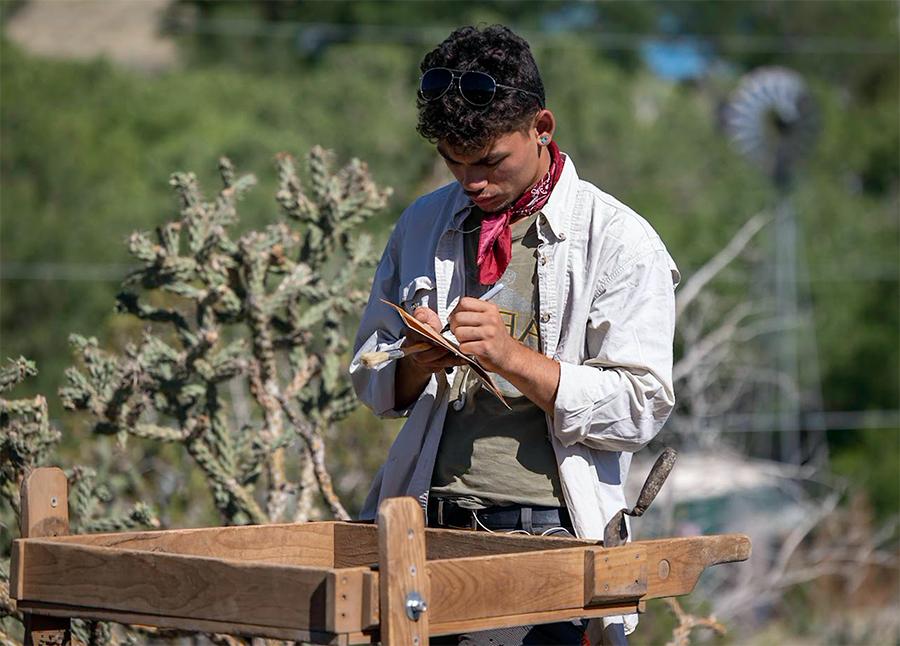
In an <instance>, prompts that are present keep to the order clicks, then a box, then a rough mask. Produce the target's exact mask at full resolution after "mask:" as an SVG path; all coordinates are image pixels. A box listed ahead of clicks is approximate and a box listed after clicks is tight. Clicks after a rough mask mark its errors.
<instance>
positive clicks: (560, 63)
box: [0, 0, 900, 644]
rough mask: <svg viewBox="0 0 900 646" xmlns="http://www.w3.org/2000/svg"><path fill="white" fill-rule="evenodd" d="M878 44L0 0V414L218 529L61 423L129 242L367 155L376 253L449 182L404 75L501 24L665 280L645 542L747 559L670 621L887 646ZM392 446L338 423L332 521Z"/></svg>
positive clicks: (381, 426) (432, 11) (894, 97)
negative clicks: (180, 187)
mask: <svg viewBox="0 0 900 646" xmlns="http://www.w3.org/2000/svg"><path fill="white" fill-rule="evenodd" d="M898 20H900V16H898V5H897V3H896V2H894V1H883V2H882V1H878V0H872V1H867V0H829V1H818V0H808V1H804V2H792V1H787V0H784V1H781V2H776V1H771V0H754V1H750V2H743V1H734V2H714V1H702V0H697V1H691V2H683V1H679V0H670V1H666V2H652V1H649V0H648V1H641V2H624V1H617V2H574V1H569V0H557V1H544V0H531V1H518V0H507V1H503V2H459V1H444V2H430V1H424V0H423V1H416V2H414V1H396V0H382V1H378V2H374V1H373V2H362V1H359V2H355V1H349V0H348V1H337V0H336V1H332V2H325V1H322V2H313V1H309V0H297V1H288V0H284V1H278V0H274V1H273V0H268V1H258V2H243V1H237V0H234V1H199V0H196V1H190V0H115V1H114V0H105V1H101V0H94V1H82V0H77V1H76V0H69V1H65V2H64V1H62V0H3V2H2V3H0V24H2V36H0V218H2V220H0V358H3V359H4V360H5V358H7V357H17V356H20V355H24V356H26V357H28V358H30V359H33V360H35V361H36V362H37V365H38V368H39V370H40V373H39V375H38V376H37V377H36V378H34V379H32V380H30V381H28V382H26V383H24V384H22V385H21V386H19V388H18V389H17V390H16V391H14V395H15V396H20V397H26V396H31V395H33V394H35V393H44V394H45V395H46V396H47V397H48V400H49V406H50V413H51V417H52V418H53V421H54V424H56V425H57V426H58V427H59V428H60V429H61V430H62V431H63V439H62V443H61V445H60V448H59V451H58V455H57V456H56V459H55V462H57V463H60V464H62V465H66V464H69V463H73V462H80V463H86V464H90V465H92V466H93V468H95V469H97V470H98V471H99V472H101V473H102V474H103V476H104V477H106V478H109V479H110V481H111V482H115V483H118V484H117V485H116V490H117V491H121V492H123V495H125V496H126V497H130V498H131V499H134V500H144V501H146V502H148V503H149V504H152V505H154V506H155V507H156V508H157V510H158V513H159V516H160V520H161V522H162V526H164V527H186V526H198V525H210V524H217V523H218V522H219V517H218V515H217V514H216V511H215V507H214V506H213V505H212V504H211V502H210V494H209V491H208V488H207V487H206V485H205V483H204V480H203V477H202V475H200V474H198V473H196V469H193V470H192V469H191V467H190V465H189V464H187V463H186V462H185V460H186V458H185V457H183V456H182V455H181V453H180V452H178V451H176V450H173V449H172V447H171V446H170V445H151V444H148V445H146V446H144V445H140V444H137V445H135V444H131V445H129V446H128V447H122V446H117V445H116V444H115V443H113V442H109V443H104V442H101V441H99V440H98V439H95V438H94V437H93V436H92V435H91V429H90V425H89V424H88V423H87V422H86V421H85V420H84V419H83V418H82V417H80V416H79V415H77V414H74V413H68V412H64V411H63V409H62V406H61V405H60V402H59V398H58V397H57V396H56V391H57V389H58V388H59V387H60V386H61V385H62V383H63V372H64V370H65V368H66V367H67V366H70V365H72V363H73V354H72V350H71V349H70V346H69V344H68V341H67V339H68V335H69V334H70V333H72V332H78V333H82V334H85V335H93V336H96V337H97V338H98V339H99V340H100V344H101V346H104V347H109V348H121V347H124V345H125V344H126V343H127V342H128V341H129V340H130V339H133V338H135V337H136V336H137V335H138V334H139V333H140V331H141V329H142V326H143V324H142V323H141V322H140V321H136V320H133V319H129V318H127V317H124V316H122V315H120V314H116V313H115V311H114V309H113V304H114V297H115V294H116V292H117V291H118V289H119V285H120V283H121V281H122V279H123V278H124V276H125V275H126V274H127V272H128V271H129V269H130V268H131V266H132V265H131V263H132V262H133V261H132V260H131V259H130V257H129V255H128V253H127V249H126V245H125V240H126V238H127V237H128V235H129V234H130V233H131V232H132V231H134V230H152V229H153V228H154V227H156V226H158V225H160V224H162V223H164V222H166V221H168V220H170V219H172V218H173V217H175V216H176V215H177V210H178V207H177V204H176V202H175V199H174V197H173V195H172V192H171V189H170V188H169V186H168V177H169V175H170V173H172V172H174V171H177V170H189V171H193V172H196V173H197V175H198V177H199V178H200V181H201V184H204V183H205V184H208V185H214V184H215V178H216V175H217V171H216V164H217V159H218V157H219V156H220V155H227V156H229V157H230V158H231V159H232V161H233V162H234V164H235V165H236V167H237V168H238V170H239V171H246V172H253V173H254V174H255V175H256V176H257V177H258V179H259V186H258V187H256V188H255V189H254V190H253V191H252V192H251V193H250V195H249V196H248V197H247V198H246V199H245V200H244V202H243V204H242V206H241V209H240V214H241V223H240V225H239V227H240V228H241V229H242V230H247V229H251V228H260V227H263V226H265V225H267V224H269V223H271V222H273V221H275V220H276V219H277V216H278V213H277V209H276V205H275V201H274V199H273V195H274V193H275V188H276V181H277V176H276V171H275V166H274V161H273V160H274V158H275V155H276V153H279V152H281V151H288V152H291V153H294V154H296V155H298V156H302V155H305V154H306V152H307V151H308V150H309V149H310V148H311V147H312V146H313V145H316V144H318V145H322V146H324V147H326V148H329V149H332V150H334V151H335V152H336V155H337V158H338V159H339V160H340V161H341V162H345V161H347V160H349V159H350V158H351V157H358V158H360V159H362V160H364V161H366V162H367V163H368V164H369V168H370V170H371V172H372V175H373V177H374V179H375V180H376V181H377V182H378V183H379V184H381V185H386V186H390V187H392V188H393V191H394V192H393V195H392V197H391V199H390V202H389V206H388V207H387V208H386V209H385V210H384V211H383V212H381V213H380V214H379V215H378V216H376V217H375V218H373V219H371V220H369V221H368V222H367V223H366V225H365V228H366V229H367V231H368V232H369V233H370V234H371V235H372V236H373V237H374V239H375V247H377V248H378V249H380V248H381V246H382V245H383V244H384V242H385V241H386V239H387V236H388V234H389V232H390V229H391V227H392V226H393V223H394V221H395V220H396V218H397V216H398V215H399V213H400V211H401V210H402V209H403V207H404V206H405V205H406V204H408V203H409V202H410V201H411V200H412V199H413V198H415V197H416V196H418V195H420V194H422V193H424V192H427V191H429V190H432V189H434V188H436V187H437V186H440V185H441V184H443V183H446V182H448V181H450V179H451V177H450V175H449V174H448V173H447V171H446V170H445V169H444V167H443V164H442V162H441V160H440V159H439V157H438V156H437V155H436V154H435V152H434V150H433V147H432V146H431V145H429V144H428V143H427V142H425V141H423V140H421V138H420V137H419V136H418V135H417V134H416V132H415V101H414V99H415V88H416V83H417V79H418V75H419V71H418V63H419V61H420V59H421V57H422V56H423V55H424V53H426V52H427V51H428V50H429V49H431V48H432V47H433V46H434V45H436V44H437V43H438V42H439V41H440V40H442V39H443V38H444V37H446V36H447V35H448V34H449V33H450V31H452V30H453V29H454V28H455V27H457V26H461V25H464V24H492V23H497V22H499V23H503V24H506V25H508V26H510V27H512V28H513V29H514V30H516V31H518V32H519V33H520V34H521V35H523V36H524V37H526V38H527V39H528V40H529V42H530V43H531V45H532V48H533V50H534V53H535V56H536V59H537V61H538V64H539V66H540V68H541V70H542V73H543V76H544V83H545V86H546V90H547V97H548V107H549V108H550V109H552V110H553V111H554V113H555V114H556V116H557V119H558V123H559V130H558V134H557V141H558V142H559V144H560V146H561V148H562V149H563V150H564V151H566V152H568V153H569V154H570V155H571V156H572V158H573V160H574V161H575V163H576V165H577V168H578V171H579V174H580V175H581V176H582V177H583V178H586V179H588V180H589V181H591V182H593V183H594V184H596V185H597V186H599V187H601V188H602V189H603V190H605V191H607V192H608V193H611V194H612V195H614V196H616V197H617V198H619V199H620V200H622V201H623V202H625V203H626V204H628V205H630V206H631V207H633V208H634V209H635V210H636V211H638V212H639V213H641V214H642V215H643V216H644V217H646V218H647V219H648V220H649V221H650V223H651V224H652V225H653V226H654V227H655V228H656V229H657V231H659V233H660V234H661V236H662V238H663V240H664V241H665V242H666V244H667V246H668V248H669V251H670V252H671V254H672V256H673V258H674V259H675V260H676V262H677V263H678V265H679V267H680V269H681V271H682V274H683V276H684V280H683V281H682V284H681V286H680V287H679V291H678V299H679V301H678V316H679V322H678V332H677V357H676V358H677V363H676V366H675V376H676V395H677V397H678V399H679V404H678V409H677V411H676V413H675V414H674V415H673V417H672V419H671V421H670V422H669V424H668V425H667V427H666V429H665V430H664V431H663V432H662V434H661V435H660V436H659V438H658V439H657V440H656V441H654V443H653V444H651V446H650V447H649V448H648V449H646V450H644V451H643V452H642V453H640V454H638V456H637V457H636V460H635V467H634V470H633V473H632V476H631V481H630V482H629V487H630V488H631V491H632V494H631V496H632V497H631V498H630V499H631V500H633V499H634V496H635V495H636V491H637V489H638V488H639V486H640V484H641V482H642V481H643V477H644V476H645V474H646V473H647V470H648V469H649V465H650V464H651V463H652V461H653V459H654V458H655V456H656V455H657V454H658V453H659V450H660V449H661V448H662V447H663V446H674V447H676V448H678V449H679V450H680V452H681V457H680V460H679V464H678V465H677V466H676V468H675V470H674V472H673V475H672V477H671V478H670V480H669V482H668V483H667V485H666V487H665V488H664V489H663V492H662V494H661V495H660V498H659V499H658V500H657V502H656V503H655V505H654V507H653V508H651V510H650V512H648V514H647V516H646V517H645V518H644V519H642V520H640V521H636V522H635V524H634V527H635V530H636V532H637V534H638V535H639V536H641V537H648V536H673V535H689V534H696V533H717V532H730V531H734V532H742V533H747V534H750V535H751V537H752V539H753V542H754V544H753V549H754V554H753V557H752V559H751V560H750V561H749V562H748V563H746V564H740V565H733V566H722V567H719V568H715V570H714V571H711V572H709V573H707V574H706V575H705V576H704V578H703V579H702V580H701V583H700V586H699V588H698V590H697V591H696V592H695V593H694V594H693V595H691V596H690V597H688V598H687V599H685V600H684V601H683V604H682V605H683V608H684V610H683V611H684V612H688V613H693V614H694V615H696V616H697V617H706V618H708V617H710V616H711V615H714V616H715V618H716V620H717V621H718V622H721V625H720V624H715V622H713V621H712V620H708V621H707V623H708V624H709V626H710V627H708V628H703V629H697V630H695V631H693V632H692V633H691V636H690V639H692V640H694V641H695V642H698V643H699V642H704V643H705V642H712V643H748V644H768V643H791V644H824V643H830V644H845V643H847V644H849V643H853V644H875V643H878V644H882V643H883V644H888V643H890V644H895V643H898V640H900V613H898V609H900V608H898V593H900V579H898V537H900V533H898V513H900V349H898V347H900V343H898V341H900V320H898V319H900V285H898V280H900V212H898V207H900V205H898V188H900V178H898V176H900V111H898V110H900V105H898V103H900V98H898V97H900V94H898V93H900V82H898V70H900V62H898V61H900V45H898V42H900V41H898V25H900V23H898ZM369 279H370V278H369V277H366V276H361V277H360V280H361V282H362V283H363V284H365V283H366V281H367V280H369ZM349 329H351V330H352V329H353V326H352V322H351V325H350V326H349ZM347 359H349V357H345V365H346V360H347ZM397 428H398V427H397V425H396V424H394V423H385V422H379V421H377V420H376V419H375V418H374V417H373V416H372V415H371V414H370V413H369V412H368V411H366V410H363V409H358V410H356V411H355V412H354V413H353V414H352V415H350V416H349V417H348V418H346V419H344V420H343V421H342V422H341V423H340V424H337V425H335V426H334V427H333V428H329V429H328V430H327V437H326V443H327V446H328V464H329V468H330V471H331V473H332V477H333V478H334V481H335V486H336V489H337V492H338V494H339V495H340V496H341V498H342V499H343V501H344V503H345V505H346V506H347V508H348V510H350V511H351V513H353V512H355V511H356V510H358V509H359V507H360V505H361V503H362V499H363V497H364V496H365V493H366V492H367V489H368V485H369V481H370V479H371V477H372V475H373V474H374V471H375V469H376V468H377V467H378V465H379V464H380V463H381V461H382V459H383V457H384V455H385V454H386V451H387V447H388V446H389V444H390V442H391V440H392V438H393V435H394V434H395V433H396V431H397ZM11 531H12V530H11V529H10V528H9V527H6V528H4V532H6V537H5V540H8V538H9V535H10V532H11ZM681 611H682V610H681V608H679V609H677V611H676V609H673V608H667V607H666V606H665V605H664V604H663V603H662V602H660V603H659V604H657V605H655V606H654V605H653V604H651V606H650V608H649V610H648V614H647V616H646V617H645V619H643V620H642V624H641V627H640V628H639V630H638V632H637V633H636V634H635V636H634V638H633V643H665V642H666V641H668V640H670V639H675V638H676V637H677V636H678V635H679V633H678V632H677V630H676V631H675V632H673V629H674V628H675V627H676V626H679V625H680V626H684V625H685V622H686V620H685V618H684V617H680V616H679V615H678V612H681ZM679 617H680V618H679ZM714 624H715V625H714ZM718 628H723V629H727V632H726V633H725V634H724V635H720V634H718V633H717V631H718ZM673 635H675V637H673ZM684 643H686V642H684Z"/></svg>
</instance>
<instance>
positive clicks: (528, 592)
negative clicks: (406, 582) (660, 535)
mask: <svg viewBox="0 0 900 646" xmlns="http://www.w3.org/2000/svg"><path fill="white" fill-rule="evenodd" d="M749 545H750V544H749V539H747V537H746V536H741V535H728V536H697V537H690V538H675V539H662V540H658V541H641V542H636V543H631V544H629V545H626V546H622V547H615V548H610V549H604V548H598V547H593V546H592V547H577V548H565V549H557V550H546V551H540V552H523V553H517V554H500V555H494V556H477V557H468V558H457V559H447V560H436V561H430V562H429V563H428V571H429V574H430V578H431V599H430V601H431V606H432V611H430V612H431V622H432V623H434V624H446V623H455V622H461V621H470V620H476V619H482V618H492V617H503V616H513V615H523V614H530V613H537V612H554V611H569V610H578V609H584V608H585V591H586V589H587V587H586V583H585V559H586V554H587V553H589V552H592V553H594V556H592V558H597V557H598V556H599V557H601V558H602V557H604V556H605V555H609V556H611V557H612V558H613V559H616V560H618V559H627V558H632V559H633V558H634V556H635V555H636V554H640V555H644V554H646V557H644V556H641V559H644V558H645V559H646V560H645V562H646V570H643V569H641V567H640V566H638V569H637V572H638V574H637V576H636V577H635V578H637V579H638V581H639V583H638V584H636V585H639V586H641V587H643V585H644V584H643V583H642V582H641V578H642V574H641V573H642V572H645V576H646V593H645V594H644V596H643V597H642V598H644V599H652V598H659V597H668V596H677V595H682V594H688V593H689V592H691V590H693V589H694V586H695V585H696V583H697V579H698V578H699V576H700V574H701V573H702V572H703V570H704V568H706V567H707V566H709V565H715V564H717V563H727V562H732V561H740V560H745V559H746V558H747V557H748V556H749ZM663 561H665V564H663ZM627 572H628V576H629V577H631V576H632V575H633V574H634V570H633V569H631V568H629V569H628V570H627ZM598 576H599V583H600V589H601V590H603V585H604V583H605V582H606V581H610V580H613V581H616V580H617V579H609V578H608V577H610V576H613V574H612V573H611V572H606V573H603V572H601V573H600V575H598ZM631 580H632V581H633V580H634V579H631ZM627 581H628V579H624V578H623V579H622V580H621V581H620V582H619V583H618V584H617V585H620V586H626V583H627ZM595 585H596V584H595V583H592V584H591V590H592V593H591V594H592V596H591V598H592V599H593V598H594V597H595V596H597V595H596V594H594V593H593V588H594V586H595ZM634 595H635V590H633V589H620V590H619V593H618V594H612V593H609V594H607V596H605V597H604V598H602V599H597V602H598V603H602V605H603V607H606V606H607V605H609V604H616V603H622V602H627V601H632V600H633V599H634Z"/></svg>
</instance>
